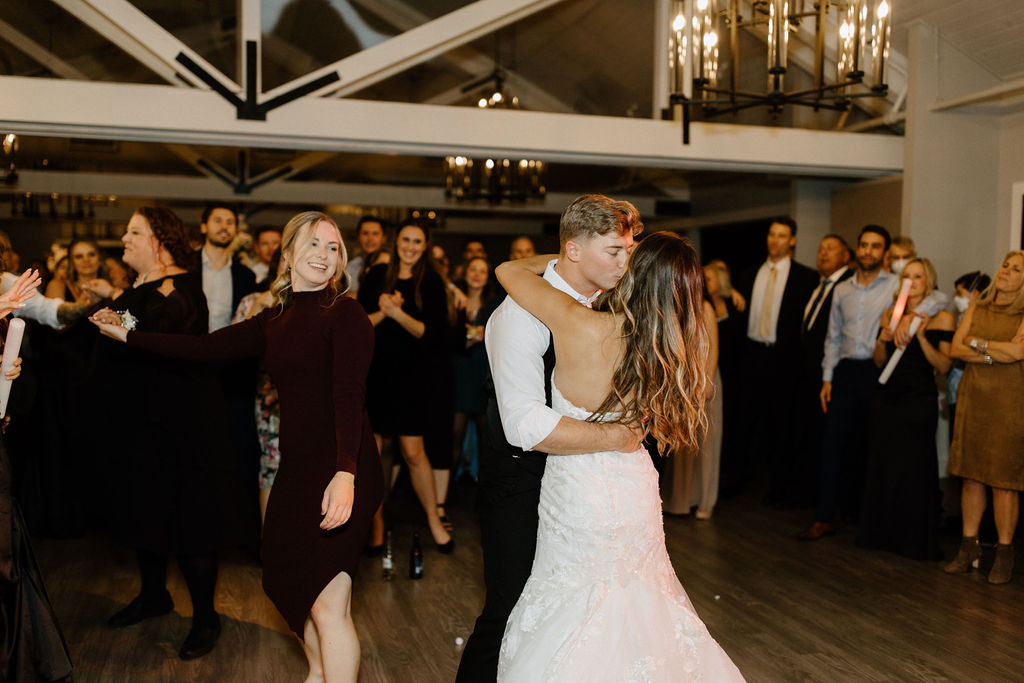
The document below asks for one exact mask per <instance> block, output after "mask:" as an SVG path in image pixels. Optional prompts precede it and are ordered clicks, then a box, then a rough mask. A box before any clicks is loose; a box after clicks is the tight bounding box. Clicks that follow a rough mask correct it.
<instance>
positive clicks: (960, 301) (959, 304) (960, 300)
mask: <svg viewBox="0 0 1024 683" xmlns="http://www.w3.org/2000/svg"><path fill="white" fill-rule="evenodd" d="M953 305H954V306H956V310H957V312H958V313H963V312H964V311H966V310H967V307H968V306H970V305H971V297H969V296H955V297H953Z"/></svg>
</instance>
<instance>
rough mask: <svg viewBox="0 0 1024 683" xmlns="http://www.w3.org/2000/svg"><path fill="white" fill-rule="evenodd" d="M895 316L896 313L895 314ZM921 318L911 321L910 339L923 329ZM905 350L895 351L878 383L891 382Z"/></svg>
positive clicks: (917, 317)
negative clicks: (920, 328)
mask: <svg viewBox="0 0 1024 683" xmlns="http://www.w3.org/2000/svg"><path fill="white" fill-rule="evenodd" d="M904 282H910V280H904ZM894 315H895V313H894ZM921 320H922V318H921V317H920V316H916V315H915V316H914V319H913V320H911V321H910V338H911V339H913V338H914V335H915V334H917V328H919V327H921ZM904 351H906V349H905V348H902V349H901V348H897V349H896V350H895V351H893V353H892V356H891V357H890V358H889V362H888V363H886V364H885V369H884V370H882V374H881V375H879V376H878V383H879V384H885V383H886V382H888V381H889V377H891V376H892V371H893V370H895V369H896V366H897V365H899V363H900V358H903V352H904Z"/></svg>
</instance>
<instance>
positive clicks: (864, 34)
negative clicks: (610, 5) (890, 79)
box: [668, 0, 894, 143]
mask: <svg viewBox="0 0 1024 683" xmlns="http://www.w3.org/2000/svg"><path fill="white" fill-rule="evenodd" d="M893 2H894V0H752V2H750V3H749V5H745V8H746V9H749V15H748V16H747V17H744V16H742V14H741V3H740V0H673V3H672V15H671V17H670V23H669V36H668V49H669V82H670V86H669V87H670V89H671V92H670V95H669V101H670V102H671V103H672V104H678V105H682V109H683V142H684V143H689V141H690V118H691V115H692V109H693V107H700V110H701V113H702V115H703V116H704V117H705V118H712V117H715V116H719V115H721V114H727V113H733V112H737V111H740V110H743V109H749V108H752V107H756V106H759V105H766V106H768V107H769V109H770V111H771V112H772V113H773V114H778V113H779V112H780V111H781V110H782V107H783V106H784V105H787V104H794V105H802V106H809V107H813V108H814V109H815V110H816V111H817V110H819V109H831V110H836V111H844V110H848V109H850V107H851V106H852V104H853V102H852V101H853V99H854V98H859V97H884V96H885V95H886V94H887V93H888V85H887V84H886V82H885V67H886V63H887V62H888V59H889V43H890V34H891V31H892V3H893ZM831 10H835V11H834V12H832V11H831ZM832 15H834V23H835V33H834V34H833V40H834V41H835V50H836V53H835V54H836V58H835V68H834V70H832V69H828V70H827V69H826V59H825V51H826V50H825V48H826V40H827V38H828V36H827V34H828V23H829V18H830V16H832ZM804 20H813V21H814V43H813V48H814V66H813V69H812V74H811V75H812V77H813V79H814V85H813V87H810V88H805V89H803V90H792V91H786V90H785V75H786V71H787V62H788V56H789V34H790V32H791V31H796V30H799V28H800V25H801V22H803V21H804ZM723 26H724V33H723ZM754 26H766V27H767V29H768V65H767V74H766V75H767V90H766V91H765V92H752V91H747V90H742V89H740V86H739V75H740V57H739V43H740V41H739V29H741V28H752V27H754ZM726 37H727V38H728V40H727V41H726V40H725V38H726ZM723 43H725V45H724V46H723ZM723 47H724V48H727V49H724V50H723ZM722 57H725V58H726V61H727V64H728V79H727V80H726V82H724V83H723V82H721V79H720V76H721V74H722V72H723V71H724V69H723V68H722V66H723V64H722ZM827 71H828V72H827ZM858 85H863V86H866V90H864V89H860V90H855V88H856V86H858Z"/></svg>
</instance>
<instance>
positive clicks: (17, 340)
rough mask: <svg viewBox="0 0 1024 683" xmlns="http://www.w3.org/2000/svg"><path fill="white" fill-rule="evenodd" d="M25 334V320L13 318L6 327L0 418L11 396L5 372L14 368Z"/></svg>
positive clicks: (0, 371)
mask: <svg viewBox="0 0 1024 683" xmlns="http://www.w3.org/2000/svg"><path fill="white" fill-rule="evenodd" d="M24 334H25V321H24V320H22V319H21V318H15V319H14V320H12V321H11V323H10V325H9V326H8V328H7V341H6V342H4V356H3V360H0V419H2V418H3V416H4V415H6V414H7V399H8V398H10V396H11V384H12V382H11V380H9V379H7V377H6V373H7V372H8V371H9V370H13V369H14V361H16V360H18V352H19V351H20V350H21V338H22V336H24Z"/></svg>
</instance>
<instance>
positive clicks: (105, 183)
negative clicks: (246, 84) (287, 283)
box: [0, 171, 655, 216]
mask: <svg viewBox="0 0 1024 683" xmlns="http://www.w3.org/2000/svg"><path fill="white" fill-rule="evenodd" d="M10 190H12V191H16V192H19V193H20V192H32V193H39V194H44V195H49V194H50V193H53V192H56V193H58V194H74V195H92V196H96V195H102V196H104V197H108V196H111V195H113V196H116V197H118V198H119V199H122V200H124V199H147V200H183V199H185V200H196V201H235V202H237V201H245V202H253V203H261V202H269V203H275V204H284V205H293V206H303V205H305V206H310V205H312V206H325V205H328V204H356V205H361V206H378V207H408V208H411V207H421V208H426V207H429V208H434V209H440V210H444V211H449V212H464V211H474V212H479V211H481V210H485V211H487V212H488V213H495V214H513V215H515V214H533V215H540V214H546V215H551V216H556V215H559V214H561V212H562V210H563V209H564V208H565V207H566V206H567V205H568V204H569V203H570V202H572V200H573V199H575V198H576V195H575V194H571V193H564V192H552V193H548V195H547V196H546V197H544V198H543V199H538V200H531V201H530V202H527V203H521V204H516V203H509V202H505V203H502V204H489V203H487V202H486V201H478V202H466V201H459V200H455V199H451V198H447V197H445V194H444V188H443V187H442V186H441V178H440V174H438V185H437V187H421V186H403V185H374V184H363V183H329V182H319V181H295V180H291V181H289V180H285V181H280V182H274V183H267V184H266V185H263V186H261V187H257V188H255V189H254V190H253V192H252V194H248V195H244V196H239V195H236V194H234V193H233V192H232V191H231V189H230V188H229V187H227V186H226V185H225V184H224V183H222V182H220V181H218V180H216V179H213V178H197V177H192V176H175V175H156V174H154V175H147V174H138V173H87V172H76V171H18V184H17V185H16V186H14V187H12V188H10ZM0 191H2V188H0ZM616 198H617V199H625V200H627V201H631V202H633V204H635V205H636V207H637V209H638V210H639V211H640V213H641V214H643V215H648V216H650V215H653V214H654V208H655V199H654V198H652V197H634V196H630V195H622V196H619V195H616Z"/></svg>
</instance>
